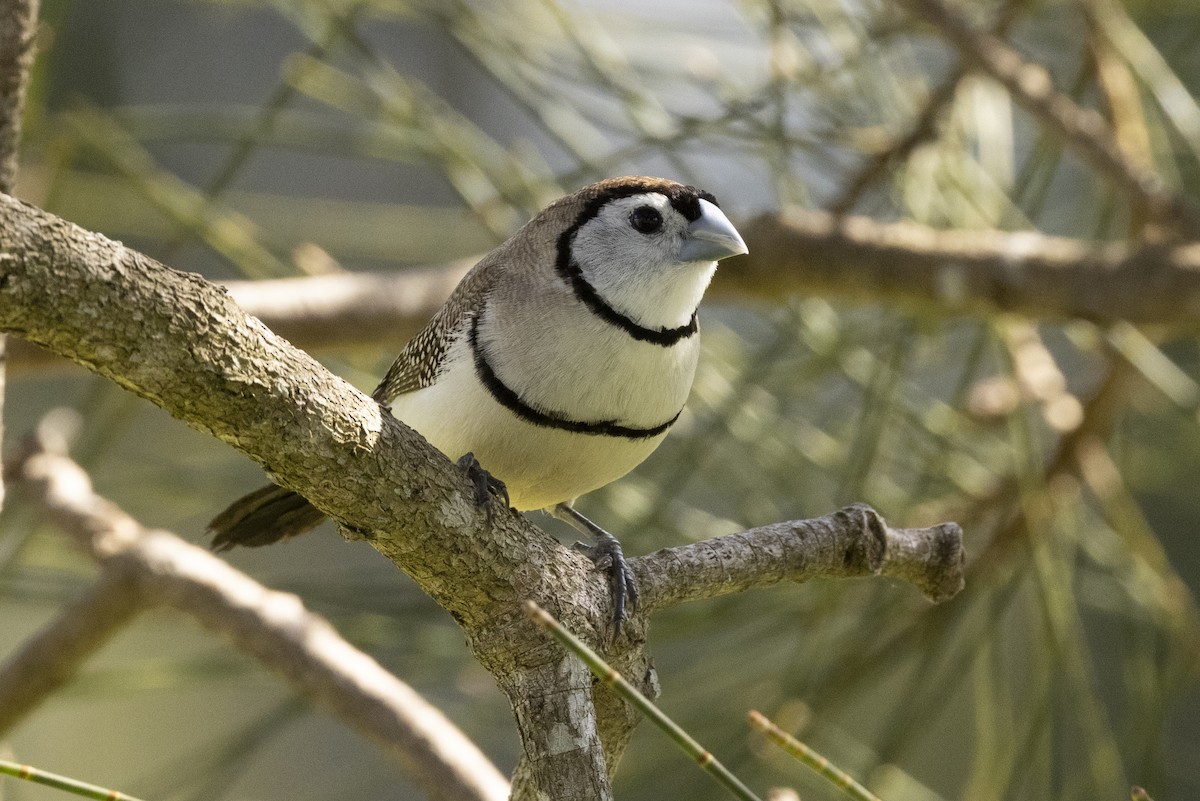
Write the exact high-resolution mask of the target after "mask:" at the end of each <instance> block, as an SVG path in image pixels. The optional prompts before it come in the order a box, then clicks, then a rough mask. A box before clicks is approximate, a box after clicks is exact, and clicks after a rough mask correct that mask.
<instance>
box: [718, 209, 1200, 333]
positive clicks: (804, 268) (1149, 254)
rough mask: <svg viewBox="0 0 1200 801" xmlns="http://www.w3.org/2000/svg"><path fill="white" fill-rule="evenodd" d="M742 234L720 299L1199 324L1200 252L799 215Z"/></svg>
mask: <svg viewBox="0 0 1200 801" xmlns="http://www.w3.org/2000/svg"><path fill="white" fill-rule="evenodd" d="M742 232H743V235H744V236H745V238H746V241H747V242H748V243H749V244H750V255H749V256H747V257H744V258H742V259H739V260H737V261H734V262H731V263H730V264H729V265H728V266H726V267H724V268H723V269H722V270H721V271H720V272H719V273H718V274H717V278H716V279H715V281H714V285H713V290H714V291H713V293H712V294H713V296H714V297H716V298H726V297H732V296H738V295H741V296H746V297H753V298H767V297H773V298H777V297H779V296H780V295H781V294H784V293H787V292H808V293H816V294H822V295H829V296H833V297H845V298H850V299H854V300H862V301H867V302H876V303H887V304H889V305H892V304H896V303H909V304H916V305H919V306H924V307H926V308H937V309H940V310H941V311H943V312H949V313H988V312H995V311H1010V312H1016V313H1019V314H1022V315H1026V316H1030V317H1042V316H1050V317H1079V318H1083V319H1086V320H1091V321H1093V322H1096V323H1101V324H1105V323H1112V322H1115V321H1118V320H1128V321H1130V322H1134V323H1138V324H1152V325H1161V326H1164V327H1175V328H1182V329H1189V330H1190V329H1195V328H1196V327H1197V321H1198V319H1200V318H1198V317H1197V312H1198V311H1200V246H1193V245H1176V246H1165V245H1148V244H1147V245H1138V246H1130V245H1127V244H1123V243H1097V242H1085V241H1081V240H1075V239H1066V238H1061V237H1052V236H1045V235H1042V234H1036V233H1030V232H1018V233H1007V232H1001V231H961V230H956V231H942V230H937V229H933V228H929V227H926V226H922V225H917V224H914V223H903V222H902V223H878V222H875V221H873V220H870V219H867V218H864V217H846V218H842V219H840V220H839V219H838V218H836V217H835V216H833V215H831V214H827V213H823V212H818V211H809V210H801V209H792V210H788V211H785V212H783V213H781V214H775V215H765V216H762V217H759V218H758V219H756V220H754V221H752V222H751V223H750V224H748V225H747V226H744V227H743V229H742Z"/></svg>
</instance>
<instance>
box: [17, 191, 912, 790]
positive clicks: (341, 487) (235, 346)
mask: <svg viewBox="0 0 1200 801" xmlns="http://www.w3.org/2000/svg"><path fill="white" fill-rule="evenodd" d="M0 330H6V331H12V332H16V333H19V334H21V336H23V337H26V338H28V339H30V340H32V341H35V342H38V343H40V344H42V345H44V346H46V347H49V348H51V349H52V350H54V351H56V352H58V353H60V354H62V355H65V356H67V357H68V358H71V359H74V360H75V361H78V362H80V363H81V364H84V365H85V366H88V367H89V368H91V369H92V370H95V371H96V372H98V373H100V374H101V375H104V376H107V377H109V378H111V379H112V380H114V381H116V382H118V383H119V384H120V385H121V386H123V387H125V388H127V389H129V390H130V391H132V392H135V393H137V394H138V395H140V396H142V397H144V398H147V399H149V400H151V401H152V402H154V403H155V404H157V405H159V406H161V407H162V408H164V409H165V410H167V411H168V412H170V413H171V414H173V415H175V416H176V417H178V418H180V419H182V420H184V421H185V422H187V423H189V424H190V425H192V426H194V427H196V428H198V429H200V430H202V431H206V432H209V433H211V434H213V435H214V436H216V437H218V438H220V439H222V440H224V441H226V442H228V443H230V444H231V445H233V446H234V447H236V448H238V449H239V450H241V451H242V452H244V453H246V454H247V455H248V456H250V457H251V458H253V459H255V460H256V461H258V462H259V463H260V464H261V465H263V467H264V468H265V469H266V470H267V471H268V472H269V473H270V474H271V475H272V476H273V477H274V478H275V479H276V480H277V481H278V482H279V483H280V484H282V485H283V486H286V487H290V488H292V489H295V490H297V491H298V492H301V493H302V494H303V495H305V496H306V497H307V498H308V499H309V500H310V501H312V502H313V503H314V504H315V505H316V506H317V507H318V508H320V509H322V510H323V511H325V512H326V513H328V514H330V515H331V516H332V517H333V518H334V519H335V520H337V521H339V522H341V523H342V524H343V525H344V526H345V527H346V530H347V531H348V532H349V533H350V534H351V535H353V536H358V537H363V538H365V539H368V540H369V541H370V543H371V545H372V546H373V547H374V548H376V550H378V551H379V552H380V553H382V554H383V555H384V556H386V557H388V558H389V559H391V560H392V562H393V563H395V564H396V565H397V566H398V567H400V568H401V569H402V570H404V571H405V572H406V573H408V575H409V576H411V577H412V578H413V579H414V580H415V581H416V582H417V584H418V585H419V586H420V587H421V588H422V589H423V590H424V591H425V592H426V593H428V594H429V595H430V596H431V597H432V598H433V599H434V600H435V601H437V602H438V603H439V604H440V605H441V606H442V607H443V608H445V609H447V610H448V611H450V612H451V613H452V614H453V615H454V617H455V620H457V621H458V622H459V624H460V625H462V627H463V629H464V630H465V632H466V634H467V641H468V643H469V644H470V646H471V648H472V650H473V652H474V654H475V656H476V657H477V658H478V659H479V660H480V662H481V663H482V664H483V666H484V667H485V668H487V669H488V670H489V671H490V672H491V673H492V674H493V676H495V677H496V679H497V682H498V683H499V685H500V687H501V688H502V689H503V690H504V691H505V692H506V693H507V695H508V697H509V700H510V702H511V703H512V705H513V708H514V710H516V711H517V712H518V714H517V722H518V726H519V727H520V729H521V738H522V744H523V745H524V747H525V750H524V752H523V756H522V760H521V762H520V764H519V765H518V769H517V774H516V776H517V782H516V783H515V785H514V798H518V799H526V798H530V799H531V798H534V797H537V796H538V795H539V794H546V793H550V792H551V790H552V789H553V788H555V787H559V785H558V784H556V777H561V776H565V775H569V776H583V775H587V776H591V777H592V782H593V783H594V786H595V787H597V788H599V789H598V791H597V795H599V796H600V797H604V794H605V793H606V792H608V790H607V789H606V785H605V784H604V782H606V781H607V780H608V776H606V775H604V774H603V771H601V768H604V770H605V771H607V772H608V773H609V774H611V772H612V771H613V770H614V768H615V765H616V763H617V761H618V760H619V757H620V755H621V753H622V751H623V749H624V747H625V745H626V743H627V742H628V739H629V737H630V736H631V734H632V731H633V727H634V725H635V724H636V717H635V716H634V714H633V713H632V712H631V710H630V708H629V707H628V706H627V705H625V704H624V703H623V702H622V701H620V699H619V698H617V696H616V695H615V693H613V692H611V690H609V689H608V688H606V687H605V686H603V685H602V684H601V685H596V686H592V685H591V684H590V682H588V683H586V684H584V685H577V684H576V683H574V677H575V673H574V672H573V671H574V668H569V669H567V668H566V665H567V663H565V662H564V661H563V654H562V651H561V650H560V649H559V648H558V647H557V646H556V645H554V644H553V643H551V642H549V641H547V640H546V639H545V638H544V637H542V636H541V634H540V632H538V631H537V629H536V627H535V626H534V625H533V624H532V623H530V622H529V621H528V619H527V618H526V617H525V615H524V614H523V613H522V612H521V607H520V602H521V601H522V600H525V599H529V600H533V601H535V602H536V603H537V604H538V605H540V606H542V607H543V608H545V609H547V610H548V611H550V612H551V614H553V615H554V616H555V617H556V618H558V619H559V620H560V621H562V622H563V623H564V625H566V626H568V627H569V628H571V629H572V631H574V632H576V634H578V635H579V636H581V638H582V639H584V640H585V641H587V642H588V644H589V645H590V646H592V647H593V648H596V649H598V650H605V651H606V653H607V655H608V658H609V661H610V662H611V663H612V664H613V666H614V667H616V668H617V669H618V670H620V671H621V672H622V673H623V674H624V675H627V676H638V677H643V678H644V681H645V682H646V684H647V686H648V687H652V686H653V683H654V681H653V671H652V667H651V664H650V660H649V657H648V655H647V653H646V650H645V647H644V646H645V641H644V634H643V632H644V626H645V613H644V612H642V613H639V614H638V615H637V616H635V618H634V619H633V620H631V621H629V623H628V626H627V628H626V629H625V634H624V635H623V636H622V637H621V638H620V639H619V641H618V642H616V643H611V644H608V643H606V640H607V634H608V632H609V629H610V626H609V621H610V619H611V612H610V610H609V603H610V602H609V595H608V588H607V582H606V581H605V580H604V577H603V576H602V575H601V574H598V573H597V572H596V571H595V570H594V569H593V566H592V564H591V563H590V562H589V561H588V560H587V559H585V558H584V557H583V556H581V555H579V554H577V553H574V552H573V551H571V550H569V549H567V548H565V547H563V546H562V545H560V544H559V543H558V542H557V541H556V540H554V539H553V538H551V537H549V536H548V535H546V534H544V533H543V532H541V531H540V530H539V529H537V528H535V527H534V526H533V525H532V524H530V523H528V522H527V521H526V520H525V519H524V518H522V517H519V516H517V515H516V514H512V513H504V512H500V513H498V514H496V515H495V516H494V520H493V522H492V523H491V524H490V525H488V524H487V515H486V514H485V513H484V511H483V510H481V509H480V508H479V507H478V506H477V505H476V503H475V500H474V491H473V488H472V485H471V482H470V481H469V480H468V479H467V477H466V476H464V475H463V473H462V471H461V470H460V469H459V468H458V467H456V466H455V465H454V464H452V463H451V462H450V461H449V460H448V459H447V458H446V457H445V456H444V455H442V454H441V453H440V452H438V451H437V450H436V449H434V448H433V447H432V446H431V445H429V444H428V443H427V442H426V441H425V440H424V439H422V438H421V437H420V436H418V435H417V434H416V433H415V432H413V431H412V430H411V429H409V428H407V427H405V426H403V425H402V424H401V423H399V422H398V421H396V420H395V419H394V418H392V417H391V415H388V414H385V413H383V412H382V410H381V409H380V407H379V406H378V405H377V404H375V403H374V402H373V401H372V400H371V399H370V398H368V397H366V396H365V395H363V394H362V393H360V392H358V391H357V390H355V389H353V388H352V387H350V386H349V385H348V384H346V382H344V381H342V380H341V379H338V378H336V377H335V376H333V375H331V374H329V373H328V371H326V370H325V369H324V368H323V367H321V366H320V365H319V364H317V363H316V362H315V361H313V360H312V359H311V358H310V357H308V356H307V355H305V354H304V353H302V352H300V351H298V350H296V349H295V348H293V347H292V346H291V345H289V344H288V343H287V342H285V341H283V340H282V339H280V338H279V337H278V336H276V335H275V334H273V333H272V332H271V331H270V330H268V329H267V328H266V327H265V326H263V325H262V323H261V322H259V321H258V320H256V319H254V318H253V317H250V316H248V315H247V314H246V313H245V312H244V311H242V310H241V309H240V308H239V307H238V306H237V305H236V304H235V303H234V302H233V300H232V299H231V298H230V297H229V295H228V294H227V293H226V292H224V291H223V290H222V289H220V288H219V287H216V286H214V285H212V284H209V283H208V282H206V281H204V280H203V279H201V278H200V277H199V276H195V275H190V274H184V273H179V272H176V271H173V270H171V269H169V268H167V267H164V266H163V265H161V264H158V263H157V262H155V261H153V260H151V259H149V258H147V257H145V256H143V255H141V254H139V253H136V252H134V251H131V250H128V249H126V248H124V247H123V246H122V245H120V244H119V243H115V242H112V241H110V240H107V239H105V238H104V237H102V236H99V235H97V234H92V233H89V232H87V231H84V230H83V229H81V228H79V227H78V226H75V225H72V224H71V223H68V222H66V221H64V220H61V219H58V218H56V217H54V216H53V215H50V214H47V213H46V212H43V211H40V210H38V209H35V208H33V207H30V206H28V205H26V204H24V203H21V202H20V201H18V200H15V199H13V198H8V197H3V196H0ZM864 519H868V518H866V517H864ZM788 525H790V526H793V527H794V526H799V525H800V524H797V523H793V524H788ZM779 558H783V555H781V556H780V557H779ZM908 561H913V560H911V559H909V560H908ZM761 564H762V567H763V570H764V575H765V576H766V578H765V579H764V581H763V582H761V583H773V582H774V581H778V580H779V579H777V578H774V577H773V568H772V567H771V565H772V559H771V558H766V557H765V556H763V561H762V563H761ZM898 575H899V574H898ZM905 577H906V578H909V577H910V576H908V575H905ZM752 583H753V582H752V581H751V580H750V577H749V573H747V577H746V579H745V580H744V582H743V584H744V586H747V587H748V586H751V585H752ZM657 592H659V594H661V595H669V594H670V593H671V590H669V589H668V588H667V586H666V584H665V583H662V582H660V586H659V587H658V589H657ZM606 644H607V645H609V646H610V647H607V648H606V647H605V645H606ZM585 691H587V692H590V693H591V699H590V700H591V703H580V702H579V700H578V699H579V698H581V697H582V696H580V695H579V693H580V692H585ZM650 694H653V692H652V691H651V693H650ZM550 707H554V709H551V708H550ZM523 709H528V710H530V711H531V713H530V714H525V713H523V712H522V710H523ZM534 713H536V714H534ZM592 720H594V721H595V723H594V724H593V723H592ZM546 725H552V727H557V728H556V729H555V730H557V731H560V732H567V733H570V736H569V737H566V738H555V737H553V736H552V734H553V731H551V732H550V733H547V731H546V730H544V729H542V728H539V727H543V726H546ZM593 729H594V731H595V733H594V734H593V733H592V732H593ZM546 749H549V750H546ZM597 771H601V772H600V773H597ZM548 788H551V789H548Z"/></svg>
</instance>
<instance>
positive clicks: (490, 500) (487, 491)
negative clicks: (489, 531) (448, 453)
mask: <svg viewBox="0 0 1200 801" xmlns="http://www.w3.org/2000/svg"><path fill="white" fill-rule="evenodd" d="M458 466H459V467H461V468H462V469H463V470H465V471H466V473H467V478H469V479H470V480H471V485H472V486H473V487H474V488H475V503H476V504H478V505H479V506H482V507H483V510H484V512H485V513H486V514H487V521H488V525H489V526H490V525H491V524H492V519H493V517H494V515H495V508H494V506H493V504H494V503H495V502H496V501H500V502H501V503H503V504H504V508H505V509H507V508H508V487H506V486H504V482H503V481H501V480H500V479H498V478H496V477H495V476H493V475H492V474H491V473H489V472H488V471H487V470H484V469H483V465H481V464H480V463H479V460H478V459H476V458H475V454H473V453H470V452H468V453H464V454H463V455H462V457H461V458H460V459H459V460H458Z"/></svg>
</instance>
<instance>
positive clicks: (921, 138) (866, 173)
mask: <svg viewBox="0 0 1200 801" xmlns="http://www.w3.org/2000/svg"><path fill="white" fill-rule="evenodd" d="M1026 3H1027V0H1006V2H1005V3H1004V5H1003V7H1001V9H1000V12H999V14H998V15H997V16H996V21H995V22H994V23H993V24H992V29H991V32H992V35H993V36H997V37H1002V36H1004V35H1005V34H1006V33H1007V32H1008V29H1009V28H1010V27H1011V26H1012V24H1013V23H1014V22H1015V21H1016V19H1017V16H1018V15H1019V14H1020V13H1021V11H1022V10H1024V7H1025V5H1026ZM968 72H969V71H968V69H967V66H966V64H963V63H960V64H959V66H958V67H956V68H955V69H954V71H953V72H952V73H951V74H950V75H949V76H948V77H947V78H946V79H945V80H943V81H942V83H940V84H939V85H938V86H937V88H935V89H934V90H933V91H932V92H930V93H929V97H927V98H926V99H925V105H924V106H923V107H922V108H921V111H920V112H919V113H918V114H917V116H916V118H915V119H914V120H913V122H912V123H911V124H910V125H909V127H908V130H907V131H906V132H905V133H904V134H903V135H901V136H898V137H896V138H895V139H894V140H893V141H892V142H891V143H890V144H888V145H886V146H885V147H883V148H881V149H880V150H878V151H877V152H876V153H875V155H873V156H871V158H869V159H868V160H867V162H866V164H864V165H863V166H862V167H861V168H860V169H859V170H858V172H857V173H855V174H854V175H853V177H851V178H850V179H849V180H847V181H846V183H845V189H843V190H842V192H841V194H840V195H839V196H838V199H837V200H836V201H834V203H833V204H832V205H830V207H829V210H830V211H831V212H833V213H834V214H835V215H838V216H841V215H844V214H849V213H850V211H851V210H852V209H853V208H854V206H855V205H856V204H857V203H858V201H859V200H861V199H862V196H863V195H864V194H866V191H867V190H868V189H870V187H871V185H872V184H874V183H876V182H877V181H880V180H882V179H883V178H884V177H885V176H887V175H888V174H889V173H890V172H891V171H892V168H893V167H894V166H895V165H896V164H898V163H900V162H902V161H904V160H905V159H906V158H908V157H909V156H910V155H911V154H912V152H913V151H914V150H916V149H917V148H918V147H920V146H921V145H922V144H923V143H924V142H927V141H929V140H930V139H933V138H934V137H935V136H937V123H938V118H939V117H941V115H942V112H943V111H945V110H946V107H947V106H949V105H950V104H951V103H952V102H953V100H954V96H955V95H956V94H957V93H958V87H959V85H960V84H961V83H962V81H963V78H965V77H966V76H967V74H968Z"/></svg>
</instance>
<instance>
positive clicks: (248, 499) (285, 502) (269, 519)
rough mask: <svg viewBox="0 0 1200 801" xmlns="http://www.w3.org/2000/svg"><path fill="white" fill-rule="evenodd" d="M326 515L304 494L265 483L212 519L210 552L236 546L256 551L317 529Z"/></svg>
mask: <svg viewBox="0 0 1200 801" xmlns="http://www.w3.org/2000/svg"><path fill="white" fill-rule="evenodd" d="M324 519H325V513H324V512H321V511H319V510H318V509H317V508H316V507H315V506H313V505H312V504H311V503H309V502H308V500H307V499H305V497H304V496H303V495H300V494H298V493H295V492H292V491H291V490H285V489H284V488H283V487H278V486H276V485H274V484H268V485H267V486H265V487H263V488H262V489H259V490H255V491H254V492H252V493H250V494H249V495H246V496H243V497H241V498H238V499H237V500H236V501H234V502H233V503H231V504H230V505H229V508H228V509H226V510H225V511H224V512H221V514H219V515H217V516H216V517H214V518H213V519H212V522H211V523H209V524H208V530H209V532H210V533H211V534H212V535H213V540H212V549H213V550H214V551H227V550H229V549H230V548H232V547H233V546H235V545H245V546H248V547H251V548H256V547H258V546H260V545H270V544H271V543H273V542H278V541H279V540H286V539H288V538H290V537H295V536H298V535H300V534H303V533H304V532H306V531H308V530H310V529H313V528H316V527H317V526H318V525H319V524H320V523H321V521H322V520H324Z"/></svg>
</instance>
